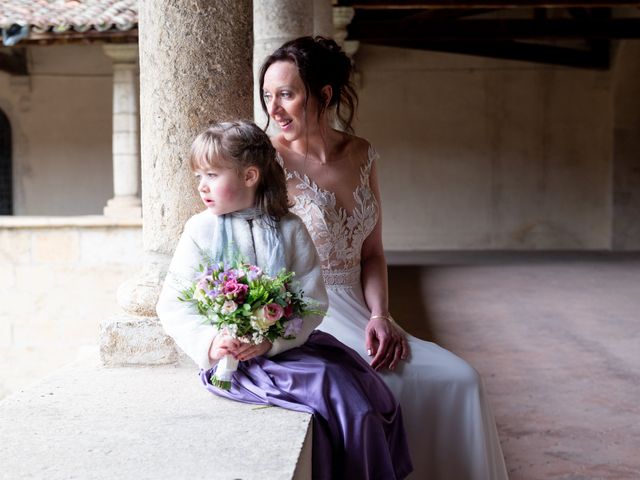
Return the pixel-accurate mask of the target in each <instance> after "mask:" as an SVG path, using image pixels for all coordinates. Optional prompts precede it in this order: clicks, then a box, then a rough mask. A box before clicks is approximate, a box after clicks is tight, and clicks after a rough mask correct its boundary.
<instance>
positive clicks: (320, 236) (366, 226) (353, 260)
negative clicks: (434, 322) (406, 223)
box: [285, 148, 508, 480]
mask: <svg viewBox="0 0 640 480" xmlns="http://www.w3.org/2000/svg"><path fill="white" fill-rule="evenodd" d="M376 159H377V154H376V153H375V151H374V150H373V149H372V148H370V149H369V155H368V158H367V159H366V161H365V162H364V164H363V165H362V167H361V174H360V185H359V186H358V187H357V188H356V190H355V191H354V192H353V197H354V200H355V204H354V205H355V206H354V208H353V209H352V211H351V212H350V213H349V212H347V210H346V209H345V208H344V207H341V206H339V205H336V199H335V195H334V193H333V192H330V191H327V190H324V189H322V188H320V187H318V186H317V185H316V184H315V183H314V182H313V181H310V180H309V178H308V177H307V176H303V175H300V174H299V173H298V172H296V171H293V170H288V169H285V172H286V175H287V182H288V183H289V187H290V188H291V187H293V188H294V189H295V190H296V195H295V205H294V207H293V208H292V210H293V212H294V213H296V214H297V215H299V216H300V217H301V218H302V220H303V221H304V223H305V224H306V226H307V228H308V230H309V232H310V233H311V237H312V238H313V241H314V243H315V245H316V248H317V249H318V253H319V255H320V260H321V263H322V270H323V277H324V280H325V284H326V286H327V290H328V293H329V304H330V308H329V312H328V314H327V316H326V317H325V319H324V320H323V322H322V324H321V325H320V327H319V329H320V330H323V331H325V332H327V333H330V334H332V335H333V336H335V337H336V338H337V339H338V340H340V341H341V342H343V343H344V344H346V345H348V346H349V347H351V348H352V349H354V350H355V351H357V352H358V353H359V354H360V356H362V357H363V358H365V359H367V360H370V358H369V357H368V356H367V355H366V352H365V346H364V330H365V327H366V325H367V322H368V320H369V315H370V312H369V309H368V308H367V305H366V303H365V300H364V296H363V293H362V285H361V281H360V252H361V249H362V243H363V242H364V240H365V239H366V238H367V236H368V235H369V234H370V233H371V231H372V230H373V228H374V227H375V225H376V223H377V221H378V211H379V210H378V204H377V201H376V198H375V196H374V195H373V193H372V191H371V189H370V187H369V175H370V172H371V167H372V165H373V162H374V161H375V160H376ZM407 339H408V342H409V346H410V349H411V353H410V357H409V358H408V359H407V361H404V362H401V363H400V365H399V366H398V367H397V368H396V370H395V371H394V372H390V371H388V370H387V371H385V372H383V373H381V375H382V377H383V379H384V381H385V382H386V384H387V385H388V386H389V388H390V389H391V390H392V391H393V393H394V394H395V395H396V397H397V398H398V399H399V400H400V404H401V406H402V413H403V417H404V423H405V429H406V432H407V435H408V440H409V448H410V450H411V456H412V461H413V465H414V473H413V474H412V475H411V476H410V477H409V478H410V479H414V480H422V479H425V480H427V479H429V480H503V479H507V478H508V475H507V471H506V467H505V463H504V458H503V455H502V449H501V448H500V441H499V438H498V433H497V430H496V426H495V421H494V419H493V415H492V413H491V409H490V407H489V405H488V403H487V400H486V395H485V393H484V387H483V384H482V379H481V378H480V376H479V375H478V373H477V372H476V370H475V369H474V368H473V367H471V366H470V365H469V364H468V363H467V362H465V361H464V360H462V359H461V358H459V357H457V356H456V355H454V354H453V353H451V352H449V351H447V350H445V349H443V348H441V347H439V346H438V345H436V344H435V343H432V342H427V341H424V340H420V339H419V338H416V337H413V336H411V335H408V334H407Z"/></svg>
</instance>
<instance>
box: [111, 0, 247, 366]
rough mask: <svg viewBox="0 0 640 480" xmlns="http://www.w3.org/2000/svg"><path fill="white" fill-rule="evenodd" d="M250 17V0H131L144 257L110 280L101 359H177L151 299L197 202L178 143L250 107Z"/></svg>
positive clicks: (184, 148) (184, 143) (148, 361)
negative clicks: (113, 285)
mask: <svg viewBox="0 0 640 480" xmlns="http://www.w3.org/2000/svg"><path fill="white" fill-rule="evenodd" d="M251 17H252V10H251V1H250V0H207V1H193V2H176V1H174V0H140V2H139V42H140V120H141V138H140V139H141V154H142V205H143V216H142V218H143V244H144V251H145V265H144V268H143V270H142V272H140V275H139V276H138V277H137V278H135V279H132V280H130V281H128V282H126V283H125V284H123V285H122V286H121V287H120V289H119V290H118V303H119V304H120V306H121V307H122V308H123V309H124V314H121V315H117V316H115V317H111V318H109V319H106V320H105V321H104V322H103V324H102V326H101V337H100V352H101V356H102V359H103V362H104V363H105V364H106V365H122V364H159V363H172V362H175V361H176V360H177V353H176V349H175V347H174V344H173V342H172V341H171V340H170V339H169V338H167V337H166V336H165V335H164V333H163V331H162V329H161V326H160V323H159V321H158V319H157V317H156V312H155V305H156V303H157V300H158V295H159V292H160V288H161V286H162V282H163V280H164V276H165V274H166V271H167V267H168V264H169V261H170V259H171V255H172V253H173V250H174V248H175V245H176V243H177V241H178V238H179V236H180V233H181V231H182V228H183V226H184V223H185V221H186V220H187V219H188V218H189V217H190V216H191V215H192V214H193V213H195V212H197V211H199V210H201V209H202V208H203V207H202V205H201V204H200V200H199V199H198V197H197V192H196V187H195V184H194V180H193V176H192V174H191V173H190V172H189V169H188V166H187V155H188V149H189V145H190V144H191V142H192V140H193V138H194V137H195V136H196V134H198V133H199V132H200V131H201V130H202V129H203V128H204V127H205V126H206V125H208V124H209V123H210V122H214V121H222V120H228V119H235V118H249V117H250V115H251V111H252V101H251V98H252V93H251V92H252V89H253V85H252V73H251V60H252V58H251V42H252V28H251V24H252V22H251Z"/></svg>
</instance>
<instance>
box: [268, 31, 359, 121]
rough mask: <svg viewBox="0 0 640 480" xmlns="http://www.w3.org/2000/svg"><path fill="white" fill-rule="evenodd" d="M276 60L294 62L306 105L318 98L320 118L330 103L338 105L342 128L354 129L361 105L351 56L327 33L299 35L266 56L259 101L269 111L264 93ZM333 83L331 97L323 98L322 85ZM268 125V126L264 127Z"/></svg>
mask: <svg viewBox="0 0 640 480" xmlns="http://www.w3.org/2000/svg"><path fill="white" fill-rule="evenodd" d="M276 62H292V63H293V64H294V65H295V66H296V67H297V69H298V74H299V75H300V78H301V79H302V83H303V84H304V87H305V89H306V92H307V97H306V99H305V107H306V105H307V102H308V101H309V97H313V98H315V99H316V100H317V102H318V118H320V116H321V115H322V114H323V113H324V112H325V111H326V110H327V109H328V108H331V107H336V116H337V120H338V122H339V126H340V128H342V129H343V130H345V131H347V132H350V133H352V132H353V126H352V123H353V117H354V115H355V111H356V108H357V106H358V95H357V94H356V91H355V89H354V88H353V85H352V84H351V79H350V77H351V71H352V66H351V60H350V59H349V57H347V55H346V54H345V53H344V51H343V50H342V49H341V48H340V46H339V45H338V44H337V43H336V42H335V41H333V40H331V39H329V38H324V37H320V36H317V37H300V38H296V39H295V40H291V41H289V42H287V43H285V44H284V45H282V46H281V47H280V48H278V49H277V50H276V51H275V52H273V53H272V54H271V55H269V56H268V57H267V59H266V60H265V61H264V63H263V64H262V68H261V69H260V104H261V105H262V110H263V111H264V112H265V113H266V114H267V128H268V127H269V115H268V112H267V105H266V103H265V101H264V96H263V95H262V91H263V87H264V75H265V73H266V72H267V69H268V68H269V67H270V66H271V65H273V64H274V63H276ZM326 85H330V86H331V91H332V94H331V98H330V99H329V101H328V102H327V100H326V99H325V98H322V89H323V88H324V87H325V86H326ZM265 129H266V128H265Z"/></svg>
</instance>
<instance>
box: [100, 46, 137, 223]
mask: <svg viewBox="0 0 640 480" xmlns="http://www.w3.org/2000/svg"><path fill="white" fill-rule="evenodd" d="M103 48H104V51H105V53H106V54H107V56H108V57H109V58H111V60H112V62H113V193H114V197H113V198H112V199H111V200H109V201H108V202H107V206H106V207H105V208H104V215H105V216H106V217H117V218H140V216H141V215H142V206H141V203H140V197H139V196H138V193H139V192H138V187H139V185H140V153H139V148H138V144H139V142H140V138H139V135H138V95H137V88H136V85H137V83H138V45H135V44H122V45H117V44H107V45H104V46H103Z"/></svg>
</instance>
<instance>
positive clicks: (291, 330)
mask: <svg viewBox="0 0 640 480" xmlns="http://www.w3.org/2000/svg"><path fill="white" fill-rule="evenodd" d="M300 330H302V319H301V318H300V317H296V318H292V319H291V320H288V321H286V322H284V336H285V337H295V336H296V335H297V334H298V333H300Z"/></svg>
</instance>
